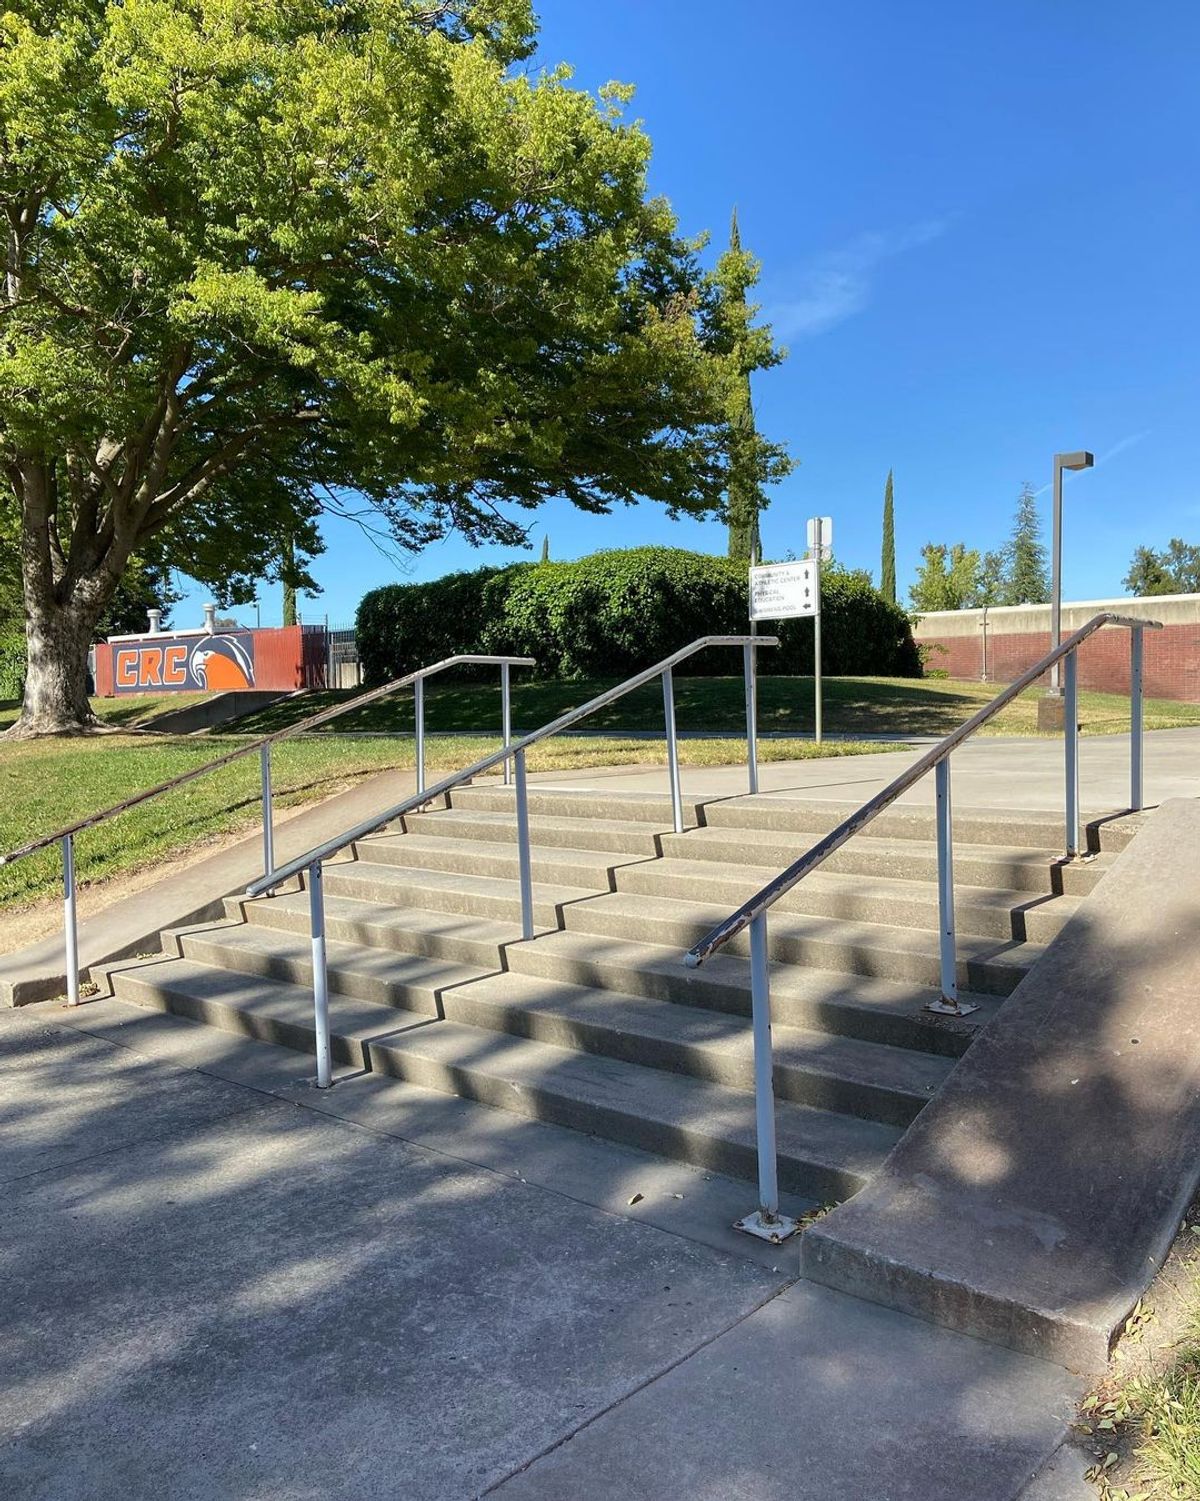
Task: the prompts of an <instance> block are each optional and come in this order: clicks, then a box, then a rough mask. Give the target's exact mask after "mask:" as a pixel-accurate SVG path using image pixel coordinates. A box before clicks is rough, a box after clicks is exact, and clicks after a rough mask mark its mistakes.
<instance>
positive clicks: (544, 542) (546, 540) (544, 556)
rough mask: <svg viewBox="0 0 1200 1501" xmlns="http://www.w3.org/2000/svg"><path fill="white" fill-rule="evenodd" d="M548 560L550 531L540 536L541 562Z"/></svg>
mask: <svg viewBox="0 0 1200 1501" xmlns="http://www.w3.org/2000/svg"><path fill="white" fill-rule="evenodd" d="M549 561H550V533H549V532H547V533H546V535H545V536H544V537H543V538H542V562H543V563H548V562H549Z"/></svg>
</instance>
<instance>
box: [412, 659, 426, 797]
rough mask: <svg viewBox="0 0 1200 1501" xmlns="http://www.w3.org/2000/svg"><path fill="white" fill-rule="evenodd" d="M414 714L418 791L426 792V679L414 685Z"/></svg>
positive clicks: (421, 679)
mask: <svg viewBox="0 0 1200 1501" xmlns="http://www.w3.org/2000/svg"><path fill="white" fill-rule="evenodd" d="M413 714H414V716H415V721H416V728H417V791H418V792H424V791H425V679H424V678H423V677H421V678H418V679H417V680H416V682H415V683H414V684H413Z"/></svg>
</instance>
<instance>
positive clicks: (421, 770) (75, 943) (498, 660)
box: [0, 654, 536, 1006]
mask: <svg viewBox="0 0 1200 1501" xmlns="http://www.w3.org/2000/svg"><path fill="white" fill-rule="evenodd" d="M466 664H473V665H476V666H485V667H486V666H491V667H494V666H497V665H498V666H499V668H500V689H501V726H502V728H501V733H502V735H503V737H504V744H505V745H507V744H508V742H509V740H510V739H511V738H512V735H511V727H512V705H511V700H510V680H509V670H510V668H512V667H534V666H536V663H535V661H534V659H533V658H532V657H492V656H478V655H474V654H468V655H463V656H457V657H447V658H446V659H445V660H444V661H442V662H434V663H433V664H432V665H431V666H429V667H420V668H418V669H417V671H416V672H409V673H406V674H405V675H404V677H402V678H395V679H393V681H392V682H390V683H384V684H383V686H382V687H380V688H372V689H371V690H370V692H368V693H360V694H357V695H356V696H355V697H354V698H352V699H350V700H349V701H348V702H347V703H344V704H335V705H334V707H333V708H331V709H322V710H321V712H320V713H319V714H310V715H309V716H308V717H307V718H306V719H301V720H299V721H298V722H297V723H296V724H292V725H288V726H286V727H285V728H284V729H282V730H276V731H275V733H274V734H272V735H264V736H263V737H262V738H261V739H259V740H255V741H252V742H251V743H250V744H249V745H240V746H238V748H237V749H236V750H232V751H229V752H228V753H227V754H226V755H224V756H217V757H215V758H214V759H213V760H211V761H205V763H204V765H203V766H197V767H195V768H194V770H192V771H185V772H183V773H181V775H179V776H177V777H172V778H171V780H170V781H169V782H160V783H159V784H158V786H157V787H148V788H147V789H146V791H145V792H139V793H138V794H137V795H136V796H135V797H128V798H126V799H125V801H124V802H121V803H114V804H113V805H112V806H111V807H109V808H103V809H101V811H100V812H99V813H91V814H89V815H88V816H87V818H81V819H79V820H77V821H76V822H75V823H72V824H68V825H67V826H66V828H63V829H58V830H56V831H55V833H53V834H44V835H42V837H41V838H39V839H31V840H30V841H29V843H28V844H23V845H21V846H20V848H19V849H15V850H9V851H8V853H7V854H0V866H3V865H12V864H14V863H15V862H16V861H17V860H23V859H25V857H26V856H27V855H32V854H35V853H36V852H37V851H38V850H41V849H47V848H48V847H49V846H50V845H52V844H57V845H58V846H59V848H60V849H61V851H62V873H63V938H64V946H65V949H66V964H67V975H66V980H67V1005H68V1006H78V1004H79V936H78V932H79V930H78V921H77V916H76V902H75V835H76V834H78V833H80V832H81V831H82V830H83V829H90V828H93V827H95V825H96V824H99V823H104V822H105V821H106V820H107V819H109V818H116V817H117V815H118V814H120V813H127V812H128V811H129V809H130V808H136V807H138V806H139V805H140V804H142V803H148V802H150V800H151V799H152V798H156V797H162V796H163V794H164V793H167V792H174V791H175V790H176V789H177V788H179V787H183V786H185V785H186V784H187V783H188V782H194V781H196V780H197V778H199V777H206V776H209V775H210V774H211V773H212V772H214V771H219V770H220V769H221V767H222V766H229V765H230V764H231V763H232V762H234V761H240V760H241V759H242V757H243V756H252V755H254V753H255V752H256V751H257V752H258V755H259V767H260V779H261V786H262V839H263V871H264V873H265V872H268V871H271V870H273V869H274V867H275V819H274V809H273V802H272V792H271V747H272V746H273V745H274V744H275V743H276V742H277V741H280V740H289V739H291V738H292V737H293V736H295V735H301V734H303V733H304V732H305V731H306V730H313V729H316V728H317V726H318V725H322V724H327V723H328V722H329V721H330V720H331V719H337V718H338V716H339V715H341V714H349V713H351V712H352V711H353V710H355V709H361V708H362V707H363V706H364V705H365V704H371V703H374V702H375V701H376V700H377V699H381V698H386V697H387V696H388V695H389V694H392V693H397V692H399V690H400V689H401V688H408V687H412V688H413V690H414V696H415V700H416V702H415V714H416V759H417V787H418V788H421V787H423V786H424V783H425V679H426V678H431V677H433V676H434V675H435V674H437V673H439V672H445V671H447V669H449V668H451V667H461V666H464V665H466ZM500 754H503V752H501V753H500ZM508 779H509V773H508V763H507V762H506V763H505V775H504V780H505V782H507V781H508Z"/></svg>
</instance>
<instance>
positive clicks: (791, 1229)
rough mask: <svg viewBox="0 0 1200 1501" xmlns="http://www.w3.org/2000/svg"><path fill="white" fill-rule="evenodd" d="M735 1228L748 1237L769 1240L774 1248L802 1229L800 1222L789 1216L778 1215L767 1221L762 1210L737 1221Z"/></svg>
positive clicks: (757, 1210)
mask: <svg viewBox="0 0 1200 1501" xmlns="http://www.w3.org/2000/svg"><path fill="white" fill-rule="evenodd" d="M733 1228H734V1229H735V1230H741V1231H743V1232H744V1233H745V1234H746V1235H753V1236H756V1237H757V1238H758V1239H759V1240H768V1241H770V1242H771V1244H772V1245H773V1246H778V1245H782V1243H783V1242H784V1241H785V1240H787V1238H788V1236H789V1235H795V1233H796V1231H797V1230H799V1228H800V1221H799V1220H794V1219H792V1217H791V1216H790V1215H787V1214H777V1215H774V1216H773V1217H772V1218H771V1219H766V1218H764V1216H763V1212H762V1210H761V1209H756V1210H755V1211H754V1213H753V1214H748V1215H747V1216H746V1217H745V1219H741V1220H735V1221H734V1226H733Z"/></svg>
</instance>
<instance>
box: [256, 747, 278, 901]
mask: <svg viewBox="0 0 1200 1501" xmlns="http://www.w3.org/2000/svg"><path fill="white" fill-rule="evenodd" d="M259 764H260V766H261V767H262V817H263V875H264V876H269V875H270V874H271V872H272V871H273V870H274V869H275V815H274V811H273V808H272V802H271V746H270V742H268V743H267V744H266V745H264V746H263V747H262V749H261V750H260V751H259Z"/></svg>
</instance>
